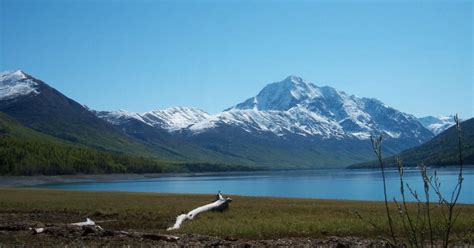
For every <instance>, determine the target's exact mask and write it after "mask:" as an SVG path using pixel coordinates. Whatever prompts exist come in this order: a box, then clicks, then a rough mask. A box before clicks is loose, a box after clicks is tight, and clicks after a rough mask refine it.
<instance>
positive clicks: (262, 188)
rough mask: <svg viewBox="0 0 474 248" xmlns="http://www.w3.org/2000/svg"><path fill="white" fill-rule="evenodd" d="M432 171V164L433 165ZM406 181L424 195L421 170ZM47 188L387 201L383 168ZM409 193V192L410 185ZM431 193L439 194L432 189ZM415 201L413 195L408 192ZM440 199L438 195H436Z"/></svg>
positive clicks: (472, 185) (467, 195) (468, 184)
mask: <svg viewBox="0 0 474 248" xmlns="http://www.w3.org/2000/svg"><path fill="white" fill-rule="evenodd" d="M431 171H432V169H431ZM437 171H438V175H439V177H440V178H441V183H442V184H441V186H442V190H443V191H444V193H445V195H448V194H450V192H451V191H452V189H453V188H454V186H455V185H456V183H457V179H458V170H457V169H446V168H441V169H437ZM386 178H387V185H388V194H389V198H390V199H393V197H396V198H397V199H400V195H399V188H400V181H399V176H398V171H397V170H388V171H386ZM404 178H405V182H406V183H408V184H409V185H410V186H411V187H412V188H413V189H414V190H416V191H417V192H419V193H420V194H421V193H422V192H423V183H422V179H421V177H420V173H419V171H418V170H417V169H409V170H408V169H407V170H406V171H405V176H404ZM41 187H43V188H53V189H68V190H92V191H127V192H165V193H200V194H215V193H216V192H217V191H218V190H220V191H222V192H223V193H224V194H226V195H245V196H272V197H297V198H320V199H346V200H383V187H382V177H381V173H380V171H379V170H376V169H372V170H369V169H367V170H344V169H341V170H299V171H265V172H242V173H219V174H202V175H191V176H167V177H158V178H150V179H143V180H122V181H110V182H94V183H71V184H50V185H42V186H41ZM407 194H408V195H409V192H408V190H407ZM431 194H432V196H431V197H433V198H434V197H436V196H435V194H434V192H432V193H431ZM410 199H411V200H413V198H412V197H410ZM435 200H436V198H435ZM459 201H460V202H462V203H474V168H468V169H465V170H464V183H463V188H462V191H461V196H460V200H459Z"/></svg>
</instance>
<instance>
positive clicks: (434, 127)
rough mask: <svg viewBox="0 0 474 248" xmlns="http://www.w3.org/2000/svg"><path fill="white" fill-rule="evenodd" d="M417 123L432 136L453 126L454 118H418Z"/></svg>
mask: <svg viewBox="0 0 474 248" xmlns="http://www.w3.org/2000/svg"><path fill="white" fill-rule="evenodd" d="M418 121H419V122H420V123H421V124H422V125H423V126H424V127H426V128H427V129H428V130H430V131H431V132H432V133H433V134H434V135H438V134H440V133H442V132H443V131H444V130H446V129H448V128H450V127H451V126H453V125H454V116H452V115H449V116H437V117H435V116H426V117H422V118H418Z"/></svg>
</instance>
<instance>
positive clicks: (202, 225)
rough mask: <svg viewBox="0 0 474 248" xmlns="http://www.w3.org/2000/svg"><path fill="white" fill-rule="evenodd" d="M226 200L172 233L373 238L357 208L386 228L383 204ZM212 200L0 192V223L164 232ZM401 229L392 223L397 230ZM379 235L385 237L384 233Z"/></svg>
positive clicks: (465, 210) (473, 215) (471, 211)
mask: <svg viewBox="0 0 474 248" xmlns="http://www.w3.org/2000/svg"><path fill="white" fill-rule="evenodd" d="M231 197H232V198H233V200H234V201H233V202H232V203H231V206H230V210H229V211H226V212H224V213H218V212H215V213H205V214H203V215H201V216H199V217H198V218H196V219H195V220H193V221H191V222H186V223H185V224H184V226H183V227H182V229H180V230H178V231H177V233H193V234H206V235H213V236H221V237H235V238H246V239H263V238H280V237H313V238H320V237H325V236H332V235H335V236H359V237H364V238H365V237H367V238H375V237H377V235H378V234H380V233H379V231H378V230H375V228H372V227H371V226H370V225H368V224H367V223H364V222H362V221H361V220H360V219H359V218H358V217H357V215H356V214H355V213H354V211H356V210H357V211H358V212H359V213H360V214H361V215H362V216H364V218H365V219H366V220H367V221H370V222H373V223H378V224H379V225H380V226H381V227H386V226H387V225H386V224H385V222H386V217H385V212H384V204H383V202H362V201H334V200H310V199H284V198H263V197H239V196H231ZM213 199H214V196H210V195H185V194H161V193H117V192H115V193H109V192H85V191H59V190H36V189H0V223H1V222H7V221H12V220H30V221H41V222H44V223H70V222H77V221H82V220H83V218H85V217H90V218H92V219H94V220H115V221H111V222H106V223H102V224H101V225H102V226H104V227H107V228H111V229H116V230H137V231H146V232H161V233H165V232H166V231H165V229H166V228H167V227H169V226H170V225H172V224H173V223H174V218H175V217H176V216H177V215H178V214H180V213H183V212H187V211H189V210H191V209H193V208H195V207H197V206H200V205H203V204H205V203H208V202H210V201H212V200H213ZM460 207H461V208H462V214H461V216H460V218H459V221H458V223H457V225H456V227H455V230H454V232H455V233H461V232H462V231H463V230H466V229H467V228H468V227H470V226H472V224H473V223H474V205H461V206H460ZM400 225H401V223H395V226H396V228H397V229H399V228H400V227H401V226H400ZM383 231H384V232H385V234H386V235H387V234H388V229H386V230H383ZM1 237H2V236H0V238H1Z"/></svg>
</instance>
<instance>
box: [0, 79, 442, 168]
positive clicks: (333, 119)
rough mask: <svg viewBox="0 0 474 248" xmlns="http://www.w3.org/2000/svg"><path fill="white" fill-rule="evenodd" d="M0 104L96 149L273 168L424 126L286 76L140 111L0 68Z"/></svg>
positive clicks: (358, 155)
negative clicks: (87, 103)
mask: <svg viewBox="0 0 474 248" xmlns="http://www.w3.org/2000/svg"><path fill="white" fill-rule="evenodd" d="M0 111H2V112H5V113H7V114H8V115H10V116H12V117H14V118H15V119H17V120H18V121H20V122H21V123H22V124H23V125H26V126H28V127H30V128H33V129H35V130H37V131H40V132H43V133H47V134H50V135H53V136H55V137H58V138H61V139H64V140H68V141H70V142H74V143H80V144H84V145H87V146H92V147H95V148H99V149H105V150H114V151H123V152H129V153H136V154H146V155H153V156H160V157H163V158H169V159H179V160H188V161H212V162H218V163H226V164H243V165H252V166H268V167H272V168H320V167H334V166H336V167H342V166H345V165H348V164H352V163H355V162H364V161H368V160H370V159H371V158H372V151H371V147H370V141H369V140H368V139H369V137H370V135H371V134H382V135H384V136H385V137H387V139H386V143H385V152H386V154H395V153H397V152H400V151H402V150H405V149H407V148H410V147H413V146H416V145H419V144H421V143H423V142H425V141H427V140H429V139H431V138H432V136H433V134H432V133H431V132H430V131H429V130H427V129H426V128H425V127H423V126H422V125H421V124H420V123H419V122H418V121H417V119H416V118H415V117H413V116H412V115H408V114H405V113H402V112H399V111H397V110H395V109H393V108H390V107H388V106H386V105H384V104H383V103H381V102H380V101H378V100H376V99H369V98H359V97H356V96H354V95H348V94H346V93H344V92H341V91H337V90H335V89H333V88H331V87H327V86H326V87H318V86H316V85H314V84H312V83H310V82H307V81H305V80H303V79H301V78H299V77H295V76H290V77H288V78H286V79H285V80H283V81H281V82H276V83H272V84H269V85H267V86H266V87H264V89H262V91H261V92H259V93H258V94H257V96H255V97H252V98H249V99H248V100H246V101H244V102H242V103H240V104H237V105H235V106H234V107H231V108H229V109H227V110H225V111H223V112H221V113H218V114H216V115H210V114H208V113H205V112H204V111H201V110H198V109H194V108H185V107H175V108H169V109H165V110H155V111H150V112H146V113H132V112H128V111H124V110H121V111H91V110H89V109H87V108H85V107H83V106H82V105H81V104H79V103H77V102H75V101H73V100H71V99H69V98H67V97H66V96H64V95H63V94H61V93H60V92H58V91H57V90H55V89H53V88H51V87H50V86H48V85H47V84H45V83H44V82H42V81H41V80H38V79H35V78H33V77H31V76H29V75H27V74H25V73H23V72H21V71H15V72H5V73H1V74H0Z"/></svg>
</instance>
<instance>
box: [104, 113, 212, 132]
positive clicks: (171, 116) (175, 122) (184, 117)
mask: <svg viewBox="0 0 474 248" xmlns="http://www.w3.org/2000/svg"><path fill="white" fill-rule="evenodd" d="M96 114H97V116H98V117H100V118H102V119H105V120H107V121H108V122H110V123H112V124H115V125H117V124H120V123H121V122H122V121H125V120H128V119H131V118H133V119H136V120H139V121H141V122H143V123H146V124H147V125H150V126H153V127H159V128H163V129H166V130H168V131H170V132H173V131H177V130H181V129H185V128H188V127H190V126H192V125H193V124H195V123H199V122H200V121H203V120H206V119H208V118H210V117H211V116H210V115H209V114H208V113H206V112H204V111H202V110H199V109H196V108H186V107H171V108H167V109H164V110H153V111H150V112H145V113H134V112H129V111H126V110H118V111H98V112H96Z"/></svg>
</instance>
